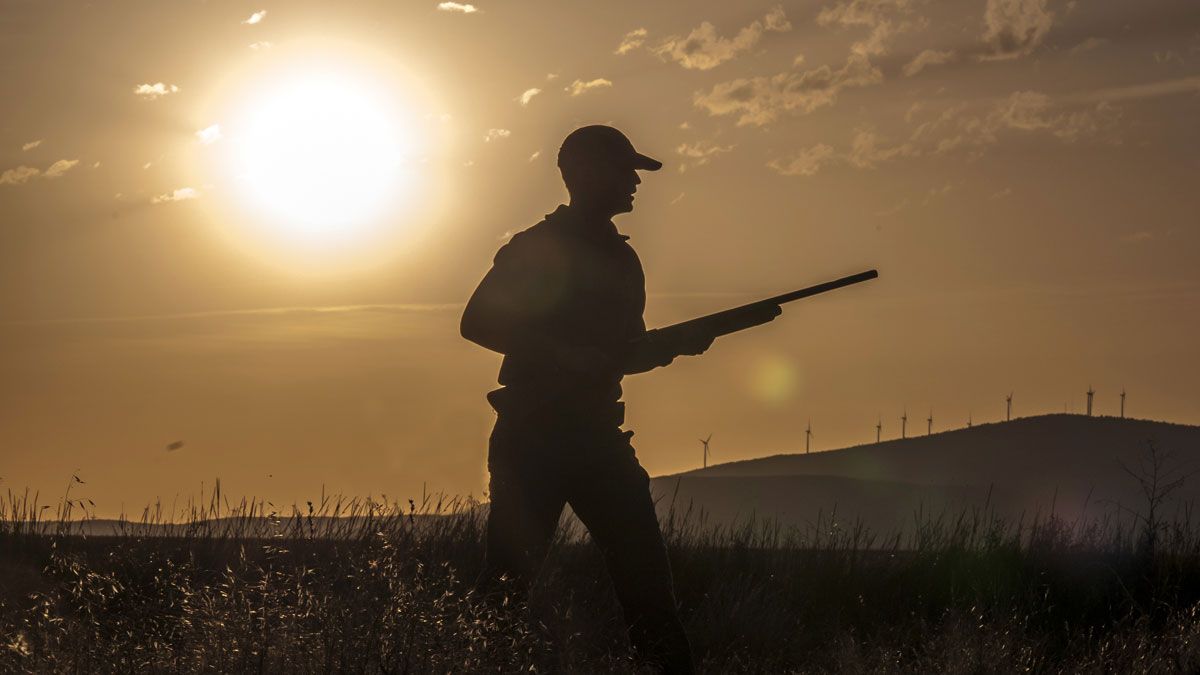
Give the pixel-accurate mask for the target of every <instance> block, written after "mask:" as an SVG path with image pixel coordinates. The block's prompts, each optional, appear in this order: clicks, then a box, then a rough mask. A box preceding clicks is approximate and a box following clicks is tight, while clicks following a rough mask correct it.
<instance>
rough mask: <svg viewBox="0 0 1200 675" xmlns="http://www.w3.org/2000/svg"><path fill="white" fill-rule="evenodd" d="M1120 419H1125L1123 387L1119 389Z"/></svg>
mask: <svg viewBox="0 0 1200 675" xmlns="http://www.w3.org/2000/svg"><path fill="white" fill-rule="evenodd" d="M1121 419H1125V387H1121Z"/></svg>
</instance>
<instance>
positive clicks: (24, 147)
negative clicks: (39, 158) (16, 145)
mask: <svg viewBox="0 0 1200 675" xmlns="http://www.w3.org/2000/svg"><path fill="white" fill-rule="evenodd" d="M41 144H42V139H40V138H39V139H37V140H36V141H29V142H28V143H26V144H25V145H22V146H21V152H29V151H30V150H32V149H34V148H36V147H37V146H39V145H41Z"/></svg>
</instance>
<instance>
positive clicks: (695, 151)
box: [675, 140, 733, 171]
mask: <svg viewBox="0 0 1200 675" xmlns="http://www.w3.org/2000/svg"><path fill="white" fill-rule="evenodd" d="M730 150H733V146H732V145H717V144H716V143H714V142H712V141H708V140H699V141H696V142H695V143H681V144H680V145H679V147H677V148H675V152H677V153H679V154H680V155H683V156H684V157H686V158H688V159H689V160H690V164H691V166H703V165H705V164H708V163H709V162H710V161H712V158H713V157H716V156H717V155H720V154H723V153H726V152H729V151H730ZM685 166H687V165H680V167H679V168H680V170H681V171H682V170H683V169H684V167H685Z"/></svg>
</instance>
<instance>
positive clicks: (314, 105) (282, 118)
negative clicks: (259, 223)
mask: <svg viewBox="0 0 1200 675" xmlns="http://www.w3.org/2000/svg"><path fill="white" fill-rule="evenodd" d="M363 79H364V78H362V77H361V76H356V74H354V73H353V72H347V71H346V70H340V71H332V72H331V71H325V72H299V73H296V74H293V75H291V76H289V77H286V78H283V79H281V80H279V81H273V82H271V83H270V84H269V85H268V86H266V87H265V88H264V89H263V90H262V91H261V92H258V93H256V95H255V96H254V97H252V98H251V99H250V100H249V101H248V102H247V104H246V106H245V108H244V112H243V114H242V115H241V117H240V119H238V120H236V121H235V123H234V126H233V130H232V131H233V134H234V135H233V137H232V138H231V139H230V144H229V145H230V159H231V161H232V166H231V170H232V173H233V175H234V178H235V181H236V184H237V186H238V189H239V191H240V193H241V196H242V198H243V200H244V201H245V202H246V203H247V204H248V205H250V206H251V207H252V208H253V209H254V210H255V211H257V212H258V213H257V215H258V216H259V217H261V218H265V219H267V220H268V221H270V222H273V223H275V224H276V225H278V226H280V227H282V228H283V229H285V230H286V231H287V232H288V233H290V234H292V235H295V236H300V237H306V238H318V239H328V238H331V237H346V236H351V235H353V234H355V232H356V231H357V230H359V229H360V228H362V227H364V226H366V225H368V224H369V223H370V222H371V221H372V220H373V219H374V218H377V217H378V216H380V215H381V213H382V212H383V211H384V210H385V209H386V207H387V206H388V205H389V204H392V203H394V202H396V201H398V200H399V199H402V198H403V197H404V196H405V195H404V193H405V192H406V191H407V188H408V187H410V184H411V178H412V177H411V175H407V174H410V173H411V166H410V164H411V160H412V153H413V150H414V148H413V139H412V138H410V137H408V136H406V134H405V131H406V130H405V121H406V120H404V119H403V117H404V115H403V114H402V111H399V110H396V109H395V106H393V105H391V103H390V101H388V100H387V97H385V96H381V95H379V94H378V91H379V87H378V85H375V86H372V84H371V83H369V82H365V81H363Z"/></svg>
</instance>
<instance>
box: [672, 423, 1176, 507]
mask: <svg viewBox="0 0 1200 675" xmlns="http://www.w3.org/2000/svg"><path fill="white" fill-rule="evenodd" d="M1148 439H1153V440H1154V441H1155V443H1156V444H1157V446H1158V447H1159V448H1160V449H1161V450H1164V451H1171V452H1173V453H1174V455H1175V456H1174V461H1173V463H1172V464H1171V465H1170V466H1169V467H1168V468H1174V469H1175V470H1176V473H1182V472H1189V471H1195V470H1197V469H1200V427H1195V426H1187V425H1180V424H1169V423H1165V422H1152V421H1148V420H1132V419H1119V418H1114V417H1086V416H1082V415H1061V414H1060V415H1045V416H1038V417H1025V418H1020V419H1016V420H1013V421H1011V422H1000V423H995V424H981V425H978V426H975V427H972V428H969V429H956V430H954V431H947V432H943V433H937V434H933V435H929V436H918V437H913V438H907V439H903V440H891V441H884V442H882V443H872V444H868V445H859V446H855V447H851V448H844V449H841V450H830V451H825V452H816V453H812V454H796V455H776V456H772V457H764V458H762V459H755V460H746V461H741V462H730V463H727V464H719V465H716V466H711V467H709V468H707V469H699V470H696V471H689V472H686V473H682V474H677V475H673V476H661V477H658V478H655V479H654V490H655V492H656V494H658V495H660V496H662V497H663V499H662V500H661V501H660V506H661V505H663V504H665V503H666V502H669V501H670V499H671V498H672V495H675V496H674V499H675V503H676V508H677V509H678V508H679V507H680V506H681V505H685V506H686V505H687V504H688V503H689V502H690V503H691V504H692V505H693V508H699V507H702V508H704V510H705V511H706V512H707V513H708V514H709V516H710V518H711V519H712V520H716V521H728V520H732V519H735V518H744V517H746V516H747V515H749V514H750V513H752V512H753V513H756V514H757V515H760V516H770V517H776V518H778V519H779V520H781V521H782V522H784V523H788V524H798V525H802V524H804V523H806V522H809V521H812V520H814V519H815V517H816V515H817V511H818V510H819V509H823V510H824V511H825V512H826V513H828V511H829V510H830V509H831V508H832V507H834V506H835V505H836V506H837V509H838V513H839V514H842V515H843V516H845V517H853V516H860V517H862V518H863V519H864V520H865V521H867V522H868V523H869V524H870V525H871V526H872V527H873V528H876V529H885V530H891V529H894V528H895V527H898V526H904V525H907V524H910V523H911V522H912V518H913V512H914V511H915V510H916V509H917V508H924V509H925V510H927V511H928V510H930V509H932V510H938V509H946V508H949V509H951V510H961V509H962V508H963V507H964V506H968V505H973V504H982V503H983V502H984V501H985V500H986V499H988V495H989V492H990V495H991V496H990V504H991V505H992V506H993V507H994V508H995V509H996V510H997V511H998V512H1000V513H1002V514H1004V515H1006V516H1008V517H1013V518H1016V517H1020V516H1021V514H1022V513H1025V514H1026V515H1032V514H1033V513H1042V514H1045V513H1048V512H1049V511H1050V509H1051V507H1052V506H1053V509H1054V512H1055V513H1056V514H1058V515H1060V516H1063V517H1066V518H1076V517H1078V516H1080V515H1082V514H1083V513H1084V510H1085V505H1086V509H1087V513H1088V515H1089V516H1095V515H1098V514H1099V513H1101V512H1103V511H1105V510H1111V509H1113V508H1115V504H1118V503H1119V504H1122V505H1125V506H1127V507H1131V508H1141V507H1142V506H1143V505H1144V503H1145V498H1144V497H1143V495H1142V493H1141V488H1140V485H1139V484H1138V483H1137V481H1136V480H1134V479H1133V478H1132V477H1130V476H1129V474H1128V473H1126V472H1125V471H1124V470H1122V468H1121V464H1122V463H1124V465H1125V466H1128V467H1130V468H1135V469H1136V467H1137V466H1138V463H1139V459H1141V458H1142V456H1143V453H1144V451H1145V448H1146V443H1147V440H1148ZM676 491H678V494H677V495H676V494H675V493H676ZM1198 497H1200V476H1196V477H1194V478H1192V479H1189V480H1188V481H1186V482H1185V483H1184V485H1183V487H1182V488H1181V489H1180V490H1178V491H1177V492H1176V493H1175V497H1174V499H1173V500H1172V502H1173V503H1174V504H1176V505H1178V504H1182V503H1185V502H1187V501H1195V500H1196V499H1197V498H1198Z"/></svg>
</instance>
